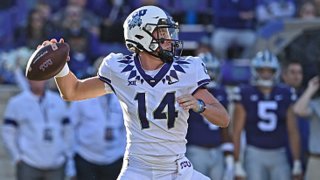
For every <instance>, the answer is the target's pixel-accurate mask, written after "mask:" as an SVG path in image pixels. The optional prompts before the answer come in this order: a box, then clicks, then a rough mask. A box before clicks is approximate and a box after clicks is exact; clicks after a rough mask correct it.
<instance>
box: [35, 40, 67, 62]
mask: <svg viewBox="0 0 320 180" xmlns="http://www.w3.org/2000/svg"><path fill="white" fill-rule="evenodd" d="M54 43H58V41H57V39H55V38H53V39H51V40H50V41H48V40H46V41H43V42H42V44H41V45H38V47H37V49H39V48H41V47H43V46H46V45H49V44H54ZM59 43H64V39H63V38H60V40H59ZM67 61H70V56H68V58H67Z"/></svg>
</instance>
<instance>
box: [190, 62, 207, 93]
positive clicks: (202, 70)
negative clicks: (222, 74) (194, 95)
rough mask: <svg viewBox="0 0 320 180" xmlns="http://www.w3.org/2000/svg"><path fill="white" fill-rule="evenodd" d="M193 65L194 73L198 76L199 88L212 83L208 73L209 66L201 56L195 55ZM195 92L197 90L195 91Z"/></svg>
mask: <svg viewBox="0 0 320 180" xmlns="http://www.w3.org/2000/svg"><path fill="white" fill-rule="evenodd" d="M192 61H193V64H192V65H193V66H194V67H195V69H194V72H193V74H191V76H193V75H194V77H195V78H196V79H195V81H196V83H197V89H199V88H203V87H205V86H206V85H208V84H209V83H210V77H209V75H208V71H207V68H206V66H205V64H204V62H203V61H202V60H201V58H199V57H193V58H192ZM194 92H195V91H194Z"/></svg>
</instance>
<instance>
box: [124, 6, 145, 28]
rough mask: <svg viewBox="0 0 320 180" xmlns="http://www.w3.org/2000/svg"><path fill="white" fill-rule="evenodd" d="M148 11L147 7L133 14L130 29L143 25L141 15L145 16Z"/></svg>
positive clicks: (129, 22)
mask: <svg viewBox="0 0 320 180" xmlns="http://www.w3.org/2000/svg"><path fill="white" fill-rule="evenodd" d="M146 12H147V9H142V10H140V11H138V12H136V13H135V14H133V16H132V19H130V20H129V21H128V24H129V25H128V26H129V29H132V28H134V27H135V26H139V27H140V26H141V24H142V19H141V16H144V15H145V14H146Z"/></svg>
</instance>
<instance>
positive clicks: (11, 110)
mask: <svg viewBox="0 0 320 180" xmlns="http://www.w3.org/2000/svg"><path fill="white" fill-rule="evenodd" d="M15 104H16V103H15V100H14V99H11V100H10V101H9V103H8V105H7V108H6V110H5V112H4V124H5V125H13V126H18V124H19V119H20V118H19V114H20V113H18V112H17V106H16V105H15Z"/></svg>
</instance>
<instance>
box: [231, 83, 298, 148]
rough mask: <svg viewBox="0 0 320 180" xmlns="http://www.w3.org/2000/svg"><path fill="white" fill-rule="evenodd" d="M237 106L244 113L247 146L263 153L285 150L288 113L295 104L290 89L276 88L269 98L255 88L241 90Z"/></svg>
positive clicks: (293, 94) (245, 87)
mask: <svg viewBox="0 0 320 180" xmlns="http://www.w3.org/2000/svg"><path fill="white" fill-rule="evenodd" d="M238 93H239V94H238V95H239V96H237V98H236V102H239V103H241V104H242V105H243V107H244V109H245V111H246V122H245V131H246V139H247V144H249V145H253V146H256V147H259V148H264V149H274V148H279V147H284V146H285V144H286V137H287V126H286V118H287V111H288V108H289V107H290V106H291V104H292V103H293V102H294V101H295V100H296V94H295V92H294V89H293V88H289V87H288V86H286V85H284V84H280V85H276V86H275V87H274V88H273V89H272V92H271V93H270V95H269V96H265V95H263V94H262V92H261V91H260V90H258V88H257V87H256V86H251V85H246V86H242V87H240V89H239V91H238Z"/></svg>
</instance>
